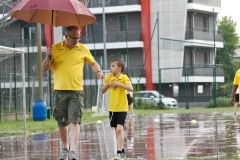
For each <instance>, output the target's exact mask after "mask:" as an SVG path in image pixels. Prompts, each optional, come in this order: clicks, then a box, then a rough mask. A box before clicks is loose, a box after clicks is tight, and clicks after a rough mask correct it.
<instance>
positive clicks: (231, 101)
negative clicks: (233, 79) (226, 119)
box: [230, 96, 235, 106]
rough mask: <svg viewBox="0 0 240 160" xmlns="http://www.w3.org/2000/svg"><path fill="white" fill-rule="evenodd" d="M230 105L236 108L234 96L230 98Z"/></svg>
mask: <svg viewBox="0 0 240 160" xmlns="http://www.w3.org/2000/svg"><path fill="white" fill-rule="evenodd" d="M230 103H231V105H232V106H234V103H235V99H234V96H231V98H230Z"/></svg>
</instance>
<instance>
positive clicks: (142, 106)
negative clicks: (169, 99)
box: [134, 99, 169, 110]
mask: <svg viewBox="0 0 240 160" xmlns="http://www.w3.org/2000/svg"><path fill="white" fill-rule="evenodd" d="M159 106H160V104H159V103H158V104H157V105H156V104H154V103H146V102H143V101H142V99H137V100H136V101H135V103H134V108H135V109H144V110H156V109H160V107H159ZM166 109H169V108H167V107H166V106H165V105H164V104H163V103H162V109H160V110H166Z"/></svg>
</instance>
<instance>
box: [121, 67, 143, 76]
mask: <svg viewBox="0 0 240 160" xmlns="http://www.w3.org/2000/svg"><path fill="white" fill-rule="evenodd" d="M123 73H124V74H127V75H129V76H131V77H142V78H143V77H145V75H146V74H145V69H144V66H143V65H129V66H127V67H125V69H124V72H123Z"/></svg>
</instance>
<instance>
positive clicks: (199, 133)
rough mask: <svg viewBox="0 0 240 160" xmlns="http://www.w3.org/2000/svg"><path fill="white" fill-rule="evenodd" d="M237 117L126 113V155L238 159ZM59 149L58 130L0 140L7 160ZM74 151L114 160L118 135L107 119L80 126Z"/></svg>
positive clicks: (43, 156) (36, 158) (32, 159)
mask: <svg viewBox="0 0 240 160" xmlns="http://www.w3.org/2000/svg"><path fill="white" fill-rule="evenodd" d="M238 119H239V122H240V116H237V117H234V116H233V115H232V113H221V114H220V113H195V114H161V115H158V114H152V115H138V116H134V117H133V116H128V117H127V120H126V123H125V126H124V129H125V131H124V138H125V152H126V155H127V159H129V160H133V159H139V160H173V159H174V160H178V159H193V158H196V157H198V158H199V159H198V160H200V159H224V160H225V159H232V160H236V159H240V127H238ZM195 120H196V121H195ZM61 149H62V145H61V142H60V139H59V135H58V132H54V133H53V134H49V135H48V134H33V135H31V136H22V137H8V138H1V139H0V159H4V160H10V159H11V160H16V159H18V160H57V159H58V156H59V155H60V151H61ZM76 153H77V154H78V156H79V157H80V156H81V158H79V159H81V160H112V159H113V157H114V155H115V153H116V140H115V134H114V131H113V129H112V128H110V126H109V121H108V120H106V121H102V122H100V123H97V122H96V123H90V124H86V125H81V135H80V137H79V143H78V147H77V151H76Z"/></svg>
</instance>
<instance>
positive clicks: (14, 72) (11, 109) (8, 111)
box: [0, 46, 26, 134]
mask: <svg viewBox="0 0 240 160" xmlns="http://www.w3.org/2000/svg"><path fill="white" fill-rule="evenodd" d="M12 119H14V120H23V130H20V131H18V130H16V129H15V128H12V129H10V130H9V131H6V130H5V131H2V130H1V131H0V133H4V134H8V133H20V132H21V133H25V132H26V93H25V59H24V51H23V50H21V49H16V48H10V47H5V46H0V122H2V121H8V120H12Z"/></svg>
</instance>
